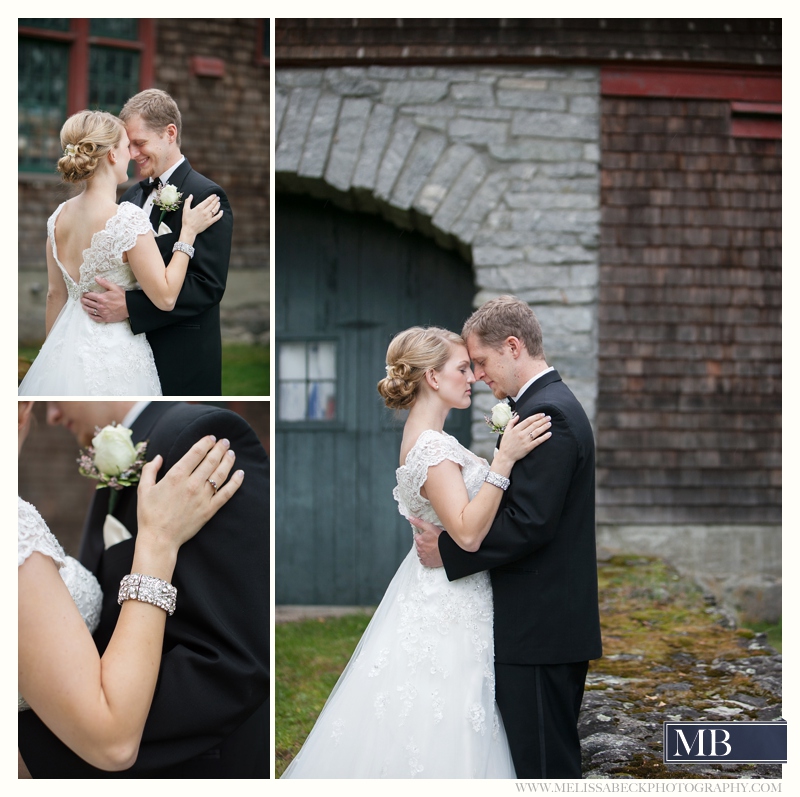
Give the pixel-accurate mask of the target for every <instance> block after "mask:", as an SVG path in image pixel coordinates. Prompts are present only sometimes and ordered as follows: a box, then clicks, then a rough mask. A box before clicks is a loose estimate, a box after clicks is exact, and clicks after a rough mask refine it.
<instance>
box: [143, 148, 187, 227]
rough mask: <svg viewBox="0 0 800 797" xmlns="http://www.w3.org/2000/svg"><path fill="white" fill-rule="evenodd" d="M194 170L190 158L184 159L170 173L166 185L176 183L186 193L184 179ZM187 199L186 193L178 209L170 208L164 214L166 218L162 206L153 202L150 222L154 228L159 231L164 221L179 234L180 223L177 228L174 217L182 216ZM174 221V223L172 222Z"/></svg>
mask: <svg viewBox="0 0 800 797" xmlns="http://www.w3.org/2000/svg"><path fill="white" fill-rule="evenodd" d="M191 171H192V167H191V166H190V165H189V161H188V160H184V161H183V163H181V165H180V166H178V168H177V169H175V171H174V172H173V173H172V174H171V175H170V177H169V180H167V182H166V183H164V185H174V186H175V188H177V189H178V191H180V192H181V193H182V194H183V193H184V192H183V191H181V188H182V186H183V183H184V181H185V180H186V177H187V176H188V175H189V172H191ZM185 199H186V196H185V195H184V196H183V197H182V198H181V206H180V207H179V208H178V209H177V210H169V211H167V212H166V213H165V214H164V218H163V219H162V218H161V208H159V207H158V206H157V205H155V204H153V210H152V212H151V213H150V224H151V225H152V227H153V229H154V230H155V231H156V232H158V228H159V227H160V226H161V222H162V221H163V222H164V223H165V224H166V225H167V226H168V227H169V228H170V230H172V232H174V233H175V234H177V233H178V232H179V230H180V224H178V226H177V228H176V226H175V224H174V222H173V221H172V220H173V217H177V218H179V219H180V218H181V215H182V214H183V201H184V200H185ZM171 222H172V223H171Z"/></svg>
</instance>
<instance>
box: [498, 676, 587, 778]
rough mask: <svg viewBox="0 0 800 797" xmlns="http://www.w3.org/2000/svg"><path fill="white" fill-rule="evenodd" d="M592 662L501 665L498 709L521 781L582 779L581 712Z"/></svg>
mask: <svg viewBox="0 0 800 797" xmlns="http://www.w3.org/2000/svg"><path fill="white" fill-rule="evenodd" d="M588 669H589V662H588V661H582V662H576V663H570V664H531V665H523V664H497V663H495V686H496V691H495V694H496V698H497V706H498V708H499V709H500V714H501V715H502V717H503V724H504V725H505V728H506V733H507V735H508V743H509V746H510V747H511V757H512V758H513V760H514V768H515V770H516V772H517V778H519V779H520V780H526V779H533V778H581V777H582V772H581V744H580V740H579V739H578V714H579V713H580V710H581V701H582V700H583V687H584V684H585V682H586V673H587V671H588Z"/></svg>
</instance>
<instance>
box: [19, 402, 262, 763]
mask: <svg viewBox="0 0 800 797" xmlns="http://www.w3.org/2000/svg"><path fill="white" fill-rule="evenodd" d="M132 430H133V440H134V442H138V441H141V440H149V443H148V447H147V458H148V459H152V458H153V457H154V456H155V455H156V454H161V455H162V456H163V457H164V464H163V465H162V466H161V470H160V472H159V476H162V475H163V474H164V473H166V472H167V470H168V469H169V468H170V467H171V466H172V465H173V464H174V463H175V462H177V460H178V459H180V457H181V456H182V455H183V454H184V453H186V451H187V450H188V449H189V448H190V447H191V446H192V445H193V444H194V443H196V442H197V441H198V440H199V439H200V438H201V437H203V436H205V435H207V434H214V435H216V437H217V439H220V438H222V437H227V438H228V439H229V440H230V441H231V448H232V449H233V451H234V452H235V453H236V465H235V467H236V468H241V469H243V470H244V472H245V477H244V482H243V483H242V486H241V488H240V489H239V491H238V492H237V494H236V495H235V496H234V497H233V498H232V499H231V500H230V501H229V502H228V504H227V505H226V506H224V507H223V508H222V509H221V510H220V511H219V512H218V513H217V514H216V515H215V516H214V517H213V518H212V519H211V521H209V523H208V524H207V525H206V526H205V527H204V528H203V529H202V530H201V531H200V533H199V534H198V535H197V536H196V537H194V538H193V539H192V540H190V541H189V542H187V543H186V544H185V545H184V546H182V548H181V550H180V552H179V553H178V563H177V566H176V568H175V573H174V576H173V581H172V583H173V584H174V585H175V587H176V588H177V590H178V595H177V607H176V609H175V614H174V615H173V616H172V617H168V618H167V625H166V631H165V637H164V649H163V655H162V658H161V669H160V672H159V677H158V684H157V686H156V691H155V696H154V698H153V704H152V708H151V709H150V714H149V716H148V719H147V723H146V724H145V728H144V734H143V737H142V744H141V747H140V750H139V756H138V758H137V760H136V763H135V764H134V765H133V767H132V768H131V769H128V770H126V771H125V772H119V773H113V772H103V771H101V770H99V769H96V768H94V767H92V766H90V765H89V764H87V763H85V762H84V761H83V760H82V759H80V758H78V756H76V755H75V754H74V753H73V752H72V751H71V750H69V749H68V748H67V747H66V746H65V745H64V744H62V743H61V742H60V741H59V740H58V739H57V738H56V737H55V736H54V735H53V734H52V733H51V732H50V731H49V730H48V729H47V728H46V727H45V725H44V724H43V723H42V722H41V720H39V718H38V717H37V716H36V715H35V714H34V712H33V711H21V712H20V713H19V747H20V750H21V752H22V756H23V758H24V760H25V762H26V764H27V765H28V768H29V769H30V771H31V774H32V775H33V777H34V778H112V777H125V778H268V777H269V776H270V772H269V769H270V767H269V760H270V754H269V471H268V461H267V455H266V453H265V451H264V449H263V447H262V446H261V444H260V442H259V441H258V438H257V437H256V435H255V433H254V432H253V430H252V429H251V428H250V426H249V425H248V424H247V423H246V422H245V421H244V420H243V419H242V418H241V417H240V416H238V415H236V414H235V413H232V412H229V411H227V410H221V409H217V408H214V407H209V406H202V405H189V404H182V403H176V402H152V403H151V404H150V405H148V406H147V407H146V408H145V409H144V411H143V412H142V414H141V415H140V416H139V418H137V420H136V422H135V423H134V424H133V427H132ZM210 489H211V487H210V486H209V490H210ZM108 498H109V490H107V489H104V490H99V491H98V492H97V493H96V494H95V499H94V501H93V503H92V506H91V509H90V511H89V516H88V518H87V522H86V526H85V529H84V537H83V540H82V543H81V553H80V559H81V561H82V563H83V564H84V565H85V566H86V567H88V568H89V569H90V570H92V571H93V572H94V573H95V574H96V575H97V577H98V580H99V581H100V585H101V586H102V588H103V611H102V615H101V620H100V626H99V628H98V629H97V631H96V633H95V642H96V643H97V647H98V649H99V651H100V653H101V654H102V653H103V651H104V650H105V648H106V646H107V644H108V641H109V639H110V638H111V634H112V632H113V630H114V626H115V624H116V621H117V617H118V615H119V611H120V607H119V606H118V605H117V592H118V589H119V582H120V579H121V578H122V576H124V575H125V574H127V573H129V572H130V571H131V564H132V561H133V548H134V540H135V533H136V528H137V524H136V504H137V495H136V489H135V488H128V489H125V490H123V491H122V492H121V493H120V496H119V500H118V502H117V505H116V506H115V508H114V515H115V516H116V517H117V518H118V519H119V520H120V521H121V522H122V523H123V524H124V525H125V527H126V528H127V529H128V530H129V531H130V532H131V534H133V535H134V539H130V540H126V541H124V542H121V543H118V544H117V545H114V546H112V547H111V548H109V549H108V550H105V551H104V550H103V532H102V528H103V521H104V519H105V515H106V513H107V511H108ZM68 664H69V663H68V662H65V666H68Z"/></svg>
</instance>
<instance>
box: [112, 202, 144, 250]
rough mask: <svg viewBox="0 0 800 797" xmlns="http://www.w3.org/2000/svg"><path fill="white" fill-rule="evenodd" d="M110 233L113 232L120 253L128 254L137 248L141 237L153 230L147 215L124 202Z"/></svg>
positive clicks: (131, 204) (129, 203)
mask: <svg viewBox="0 0 800 797" xmlns="http://www.w3.org/2000/svg"><path fill="white" fill-rule="evenodd" d="M109 231H111V232H113V234H114V239H115V241H116V243H117V248H118V250H119V253H120V254H122V252H127V251H128V250H129V249H133V247H134V246H136V239H137V238H138V237H139V236H140V235H146V234H147V233H148V232H152V231H153V228H152V226H151V224H150V219H149V218H148V217H147V214H146V213H145V212H144V211H143V210H142V209H141V208H140V207H137V206H136V205H134V204H133V203H132V202H123V203H122V204H121V205H120V206H119V210H118V211H117V215H116V216H115V217H114V219H113V221H112V222H111V225H110V229H109Z"/></svg>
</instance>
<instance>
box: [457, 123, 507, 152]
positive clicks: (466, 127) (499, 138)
mask: <svg viewBox="0 0 800 797" xmlns="http://www.w3.org/2000/svg"><path fill="white" fill-rule="evenodd" d="M447 131H448V133H449V134H450V137H451V138H452V139H453V140H454V141H461V142H463V143H464V144H484V145H485V144H503V143H504V142H505V141H506V139H507V138H508V123H507V122H488V121H481V120H478V119H474V120H473V119H465V118H463V117H459V118H458V119H454V120H453V121H452V122H450V124H449V125H448V127H447Z"/></svg>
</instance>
